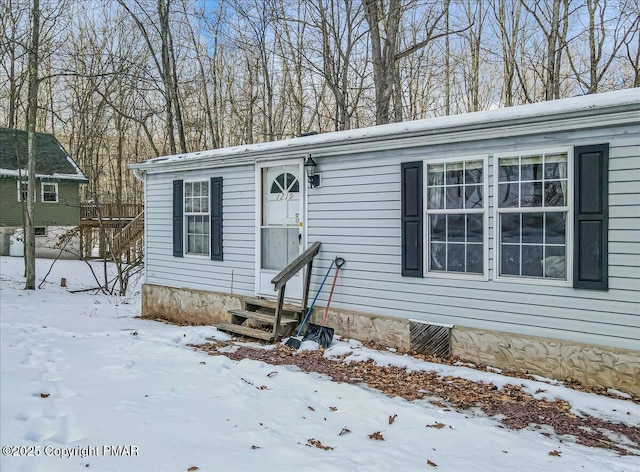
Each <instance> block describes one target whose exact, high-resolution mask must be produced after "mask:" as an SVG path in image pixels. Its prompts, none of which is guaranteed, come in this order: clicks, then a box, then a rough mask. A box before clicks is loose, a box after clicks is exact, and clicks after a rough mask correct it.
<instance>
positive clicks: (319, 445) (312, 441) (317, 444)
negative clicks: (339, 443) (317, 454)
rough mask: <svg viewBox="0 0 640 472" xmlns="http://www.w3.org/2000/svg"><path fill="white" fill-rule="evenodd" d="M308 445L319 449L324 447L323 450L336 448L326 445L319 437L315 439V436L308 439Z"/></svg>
mask: <svg viewBox="0 0 640 472" xmlns="http://www.w3.org/2000/svg"><path fill="white" fill-rule="evenodd" d="M307 446H309V447H312V446H313V447H317V448H318V449H322V450H323V451H332V450H333V449H334V448H333V447H331V446H325V445H324V444H322V443H321V442H320V441H319V440H318V439H315V438H311V439H307Z"/></svg>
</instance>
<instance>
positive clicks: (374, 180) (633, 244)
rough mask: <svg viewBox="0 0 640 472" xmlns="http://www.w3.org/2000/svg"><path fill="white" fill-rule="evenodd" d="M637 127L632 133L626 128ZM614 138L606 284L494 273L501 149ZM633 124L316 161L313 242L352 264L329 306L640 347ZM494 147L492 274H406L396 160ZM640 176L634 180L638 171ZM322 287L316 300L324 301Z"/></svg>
mask: <svg viewBox="0 0 640 472" xmlns="http://www.w3.org/2000/svg"><path fill="white" fill-rule="evenodd" d="M630 135H631V136H630ZM607 142H608V143H610V172H609V180H610V185H609V205H610V229H609V287H610V288H609V290H608V291H591V290H575V289H573V288H567V287H559V286H550V285H542V284H539V283H510V282H504V281H500V282H497V281H494V280H493V279H494V277H495V262H494V240H493V238H494V228H493V226H494V222H493V212H492V208H493V194H494V190H493V159H492V156H493V154H495V153H500V152H509V151H522V150H529V149H545V148H554V147H565V146H567V147H574V146H578V145H585V144H600V143H607ZM637 143H638V135H637V130H633V129H631V128H620V129H600V130H589V131H588V132H581V131H575V132H570V133H558V134H545V135H543V136H525V137H517V138H508V139H502V140H490V141H475V142H466V143H461V144H458V143H452V144H447V145H437V146H431V147H425V148H415V149H411V150H402V151H384V152H378V153H370V154H367V155H357V156H349V157H348V158H344V157H338V158H322V160H320V159H318V162H319V166H318V167H319V170H321V172H322V187H320V188H317V189H313V190H311V191H310V192H309V203H308V212H309V218H308V220H309V221H308V228H309V241H316V240H317V241H321V242H322V243H323V246H322V251H321V254H320V260H319V262H318V263H317V264H316V266H314V277H313V285H312V287H311V290H312V291H314V290H317V287H318V284H319V282H320V280H321V274H322V273H323V272H324V271H326V269H327V267H328V265H329V263H330V261H331V259H332V258H334V257H335V256H337V255H338V256H341V257H343V258H345V259H346V261H347V263H346V265H345V267H344V269H343V271H341V273H340V281H339V282H338V285H337V287H336V291H335V293H334V295H333V299H332V306H333V307H334V308H337V307H341V308H343V309H351V310H356V311H361V312H368V313H374V314H381V315H390V316H397V317H403V318H412V319H417V320H424V321H431V322H437V323H450V324H456V325H460V326H468V327H477V328H482V329H491V330H498V331H507V332H519V333H523V334H529V335H535V336H543V337H551V338H564V339H568V340H574V341H580V342H588V343H595V344H603V345H609V346H615V347H621V348H629V349H637V348H638V340H639V339H640V313H639V310H640V228H638V219H639V218H640V214H639V213H640V206H639V205H638V202H640V185H638V180H637V177H638V172H639V171H640V146H638V145H637ZM480 154H489V155H490V159H489V164H490V165H489V174H490V176H489V198H490V204H491V207H490V210H489V231H488V234H489V279H490V280H489V281H480V280H468V279H467V280H465V279H464V278H460V277H458V278H437V277H425V278H410V277H402V276H401V275H400V274H401V246H400V244H401V233H400V231H401V230H400V228H401V214H400V205H401V201H400V198H401V195H400V163H402V162H408V161H416V160H422V159H424V160H428V159H440V158H443V157H455V156H457V157H461V158H464V157H467V156H474V155H480ZM634 178H635V179H636V180H635V181H633V182H632V180H633V179H634ZM326 298H327V293H326V291H323V293H322V294H321V296H320V297H319V301H318V303H319V304H320V305H322V304H323V303H325V302H326Z"/></svg>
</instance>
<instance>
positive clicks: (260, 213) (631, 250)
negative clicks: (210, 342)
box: [132, 89, 640, 396]
mask: <svg viewBox="0 0 640 472" xmlns="http://www.w3.org/2000/svg"><path fill="white" fill-rule="evenodd" d="M305 164H306V166H305ZM314 164H315V165H314ZM132 168H133V170H134V172H135V173H136V175H137V176H138V177H139V178H141V179H142V180H143V181H144V189H145V208H146V215H145V218H146V221H145V228H146V229H145V231H146V234H145V249H146V254H145V257H146V266H145V271H146V284H145V286H144V289H143V302H142V303H143V315H144V316H148V317H152V318H165V319H169V320H173V321H178V322H192V323H212V324H213V323H220V322H222V323H225V324H222V325H221V326H223V327H227V328H229V326H231V328H229V329H230V330H233V329H234V328H233V326H232V325H234V324H235V325H237V326H240V328H238V330H237V331H238V332H244V331H243V330H249V328H248V327H247V325H251V326H254V327H255V326H258V325H260V323H266V322H267V321H268V316H267V315H266V314H265V313H266V310H265V309H263V307H265V306H266V307H268V306H269V305H271V306H277V305H278V304H279V305H280V308H279V309H278V310H277V311H278V313H277V314H276V315H277V316H276V319H279V318H280V316H282V314H283V313H284V316H283V318H282V320H281V321H282V325H290V326H295V324H296V323H297V322H299V321H300V315H301V314H302V313H303V312H304V311H305V309H306V307H307V306H308V304H309V303H308V301H309V299H310V298H311V297H312V296H314V295H315V293H316V291H317V290H318V288H319V286H320V283H321V281H322V279H323V277H324V275H325V273H327V270H328V268H329V266H330V264H331V262H332V261H333V260H334V259H335V258H336V257H337V256H339V257H341V258H344V259H345V261H346V263H345V265H344V267H343V268H342V270H341V271H340V274H339V278H338V280H337V283H336V287H335V292H334V293H333V298H332V300H331V306H330V311H329V317H328V320H327V325H328V326H330V327H333V328H335V331H336V334H339V335H342V336H345V337H350V338H355V339H360V340H367V341H375V342H378V343H380V344H383V345H386V346H392V347H399V348H403V349H416V350H421V349H428V348H429V346H430V345H431V344H433V342H432V339H433V338H431V337H430V336H431V335H432V334H435V335H436V337H438V340H439V341H442V340H443V339H444V345H445V350H446V354H452V355H456V356H459V357H461V358H464V359H468V360H470V361H474V362H482V363H486V364H489V365H493V366H495V367H499V368H511V369H517V370H521V371H527V372H531V373H535V374H540V375H545V376H548V377H553V378H558V379H568V378H571V379H577V380H579V381H581V382H583V383H586V384H590V385H598V386H603V387H614V388H617V389H620V390H623V391H626V392H629V393H632V394H634V395H636V396H640V380H639V379H640V89H630V90H624V91H617V92H608V93H603V94H597V95H588V96H584V97H577V98H570V99H564V100H557V101H553V102H546V103H539V104H531V105H524V106H518V107H512V108H504V109H497V110H490V111H483V112H477V113H468V114H464V115H457V116H447V117H441V118H431V119H427V120H420V121H413V122H406V123H396V124H391V125H385V126H376V127H371V128H366V129H359V130H350V131H340V132H332V133H326V134H318V135H311V136H304V137H298V138H294V139H288V140H283V141H278V142H270V143H264V144H254V145H246V146H238V147H233V148H227V149H216V150H211V151H203V152H196V153H190V154H184V155H177V156H168V157H161V158H156V159H151V160H149V161H147V162H144V163H141V164H136V165H133V166H132ZM316 242H319V243H320V247H319V252H317V248H318V245H317V244H315V245H314V244H313V243H316ZM309 247H312V249H314V250H315V252H317V255H316V254H315V252H311V253H310V251H311V250H308V248H309ZM301 255H302V256H301ZM314 256H315V257H314ZM296 261H297V262H296ZM309 261H310V263H308V262H309ZM292 266H295V267H292ZM287 267H289V269H290V270H289V271H288V272H287V271H286V270H285V272H286V274H283V273H282V272H281V271H283V269H286V268H287ZM301 267H302V269H301V270H299V271H297V272H296V270H297V269H300V268H301ZM305 267H306V268H305ZM307 269H311V270H307ZM305 274H306V275H307V276H308V277H305ZM283 277H285V278H286V280H284V279H283ZM283 280H284V282H286V285H285V289H284V290H286V291H285V292H284V297H286V298H287V302H288V304H284V305H283V304H282V302H283V300H282V298H279V299H278V302H275V300H276V298H277V297H278V294H280V295H281V296H282V294H283V289H282V288H281V286H282V285H283ZM328 285H329V284H327V286H328ZM327 286H325V288H324V289H323V290H322V292H321V293H320V295H319V297H318V301H317V302H316V304H315V307H314V308H315V312H318V311H321V310H322V309H323V307H324V305H326V303H327V300H328V292H329V290H328V289H327ZM275 288H280V291H279V292H276V291H275ZM310 295H311V296H310ZM265 300H266V301H265ZM269 300H273V301H272V302H270V301H269ZM296 307H297V308H296ZM287 310H289V311H287ZM250 312H254V313H256V316H255V317H253V318H255V319H251V318H252V317H251V316H250V315H248V314H247V313H250ZM316 315H317V313H316ZM271 319H272V321H271V322H272V324H273V317H272V318H271ZM245 320H248V321H249V322H244V321H245ZM316 320H317V318H316ZM279 321H280V320H279ZM279 321H278V322H279ZM278 322H276V323H275V325H276V326H275V328H274V330H273V334H274V335H275V338H276V339H277V338H278V336H279V335H280V334H281V333H280V332H279V331H278V330H279V326H278ZM253 331H255V330H252V332H253ZM289 331H290V329H289ZM246 332H248V333H250V332H249V331H246ZM443 333H444V335H443ZM282 335H286V333H285V334H282ZM443 336H444V337H443ZM273 337H274V336H271V337H270V339H273Z"/></svg>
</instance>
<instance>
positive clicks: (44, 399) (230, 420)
mask: <svg viewBox="0 0 640 472" xmlns="http://www.w3.org/2000/svg"><path fill="white" fill-rule="evenodd" d="M50 264H51V261H49V260H38V261H37V274H38V283H39V280H40V278H41V277H42V276H43V275H44V274H45V273H46V271H47V270H48V269H49V266H50ZM22 267H23V265H22V260H21V259H19V258H10V257H2V258H0V276H1V285H0V312H1V313H0V315H1V319H0V321H1V325H0V335H1V341H0V342H1V345H0V348H1V352H0V418H1V423H0V440H1V441H0V442H1V443H2V446H3V449H2V452H3V455H2V457H1V458H0V461H1V462H0V470H2V471H31V470H33V471H47V472H49V471H73V470H93V471H188V470H192V471H193V470H200V471H253V470H260V471H367V472H370V471H403V472H404V471H425V470H437V471H459V472H466V471H472V470H481V471H485V470H486V471H509V472H513V471H535V472H541V471H554V472H555V471H597V472H606V471H625V472H637V471H640V459H639V458H638V457H637V456H635V457H634V456H625V457H621V456H618V455H617V454H615V453H613V452H611V451H608V450H605V449H597V448H588V447H584V446H580V445H577V444H575V443H574V442H572V441H571V440H568V439H567V438H562V439H564V440H563V441H561V438H557V437H555V436H554V435H553V434H551V435H550V436H549V437H547V436H545V435H543V434H541V433H540V431H539V430H538V431H534V430H522V431H511V430H508V429H506V428H503V427H502V426H501V425H500V423H499V422H498V421H496V420H495V419H492V418H487V417H485V416H483V415H480V414H477V415H475V414H473V413H470V412H466V413H457V412H455V411H451V410H447V409H444V408H439V407H437V406H435V405H433V404H431V403H428V402H424V401H423V402H408V401H406V400H403V399H400V398H389V397H387V396H385V395H382V394H381V393H379V392H376V391H372V390H370V389H365V388H361V387H358V386H354V385H347V384H338V383H335V382H331V381H329V380H327V379H326V378H325V377H322V376H319V375H310V374H305V373H302V372H299V371H296V370H294V369H291V368H286V367H282V366H281V367H275V366H270V365H268V364H264V363H261V362H255V361H249V360H243V361H241V362H234V361H231V360H230V359H228V358H226V357H223V356H208V355H207V354H206V353H204V352H200V351H195V350H193V349H192V348H190V347H188V346H187V344H190V343H199V342H204V340H205V339H206V338H209V337H213V338H216V339H220V340H226V339H228V336H226V335H225V334H223V333H220V332H217V331H216V330H215V328H212V327H178V326H171V325H165V324H162V323H158V322H153V321H146V320H140V319H136V318H134V317H135V316H136V315H138V314H139V312H140V298H139V295H138V294H134V295H132V296H129V297H124V298H123V297H107V296H104V295H93V294H92V293H73V294H72V293H69V290H78V289H82V288H88V287H92V286H95V282H94V281H93V278H92V277H91V275H90V272H89V271H88V270H87V268H86V265H85V263H83V262H80V261H58V262H57V263H56V264H55V266H54V268H53V271H52V273H51V274H50V275H49V277H48V280H49V281H50V282H48V283H46V284H45V285H44V286H43V288H42V289H39V290H35V291H25V290H23V284H24V279H23V277H22V270H23V269H22ZM61 277H65V278H66V279H67V285H68V287H67V288H62V287H60V286H59V283H60V279H61ZM347 351H348V352H352V353H353V354H352V358H353V359H354V360H355V359H357V358H361V359H362V358H370V357H373V358H375V359H376V361H377V362H379V363H381V364H385V363H388V364H393V365H407V366H408V367H409V368H412V369H436V370H438V371H440V372H442V374H443V375H453V376H461V377H464V378H469V379H473V380H481V381H485V382H493V383H495V384H496V385H498V386H500V385H503V384H506V383H514V382H516V383H518V384H520V383H522V384H525V385H526V388H527V389H528V390H529V391H531V392H535V391H537V390H538V389H540V390H545V392H544V393H543V394H541V395H546V396H547V397H550V396H552V397H557V398H563V399H566V400H568V401H569V402H570V403H571V405H572V406H573V407H574V408H575V410H576V412H578V411H585V412H588V413H589V414H591V415H594V416H599V417H603V418H607V419H614V420H617V421H623V422H626V423H629V424H632V425H635V426H638V427H640V407H639V406H638V405H636V404H634V403H632V402H629V401H626V400H615V399H611V398H605V397H599V396H597V395H593V394H587V393H580V392H575V391H572V390H570V389H567V388H564V387H562V386H550V385H549V384H546V383H539V382H535V381H523V380H521V379H517V380H514V379H510V378H508V377H504V376H501V375H499V374H491V373H486V372H480V371H476V370H473V369H468V368H465V367H451V366H443V365H438V364H427V363H423V362H421V361H418V360H415V359H412V358H409V357H406V356H399V355H396V354H393V353H390V352H389V353H387V352H385V353H379V352H377V351H371V350H368V349H365V348H362V347H361V346H359V345H358V344H357V343H346V342H336V343H334V345H333V346H332V347H331V349H330V350H328V351H327V354H326V355H338V354H340V353H343V352H347ZM392 415H397V417H396V419H395V421H394V422H393V423H392V424H389V417H390V416H392ZM437 423H441V424H443V425H445V426H444V427H440V428H436V427H427V426H433V425H436V424H437ZM347 430H348V431H347ZM375 432H380V433H381V435H382V437H384V441H381V440H374V439H371V438H369V435H371V434H372V433H375ZM340 433H342V434H340ZM318 446H322V447H329V448H331V449H324V448H321V447H318ZM552 451H557V453H559V455H550V454H549V453H550V452H552ZM557 453H554V454H557ZM69 456H70V457H69ZM194 467H197V469H195V468H194Z"/></svg>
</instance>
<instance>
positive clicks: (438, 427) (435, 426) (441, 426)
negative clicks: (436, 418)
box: [425, 422, 446, 429]
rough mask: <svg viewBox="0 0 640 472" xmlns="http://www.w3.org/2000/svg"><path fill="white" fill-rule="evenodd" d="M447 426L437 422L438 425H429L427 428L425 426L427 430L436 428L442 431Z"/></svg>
mask: <svg viewBox="0 0 640 472" xmlns="http://www.w3.org/2000/svg"><path fill="white" fill-rule="evenodd" d="M445 426H446V425H445V424H444V423H439V422H436V424H428V425H427V426H425V428H436V429H442V428H444V427H445Z"/></svg>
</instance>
